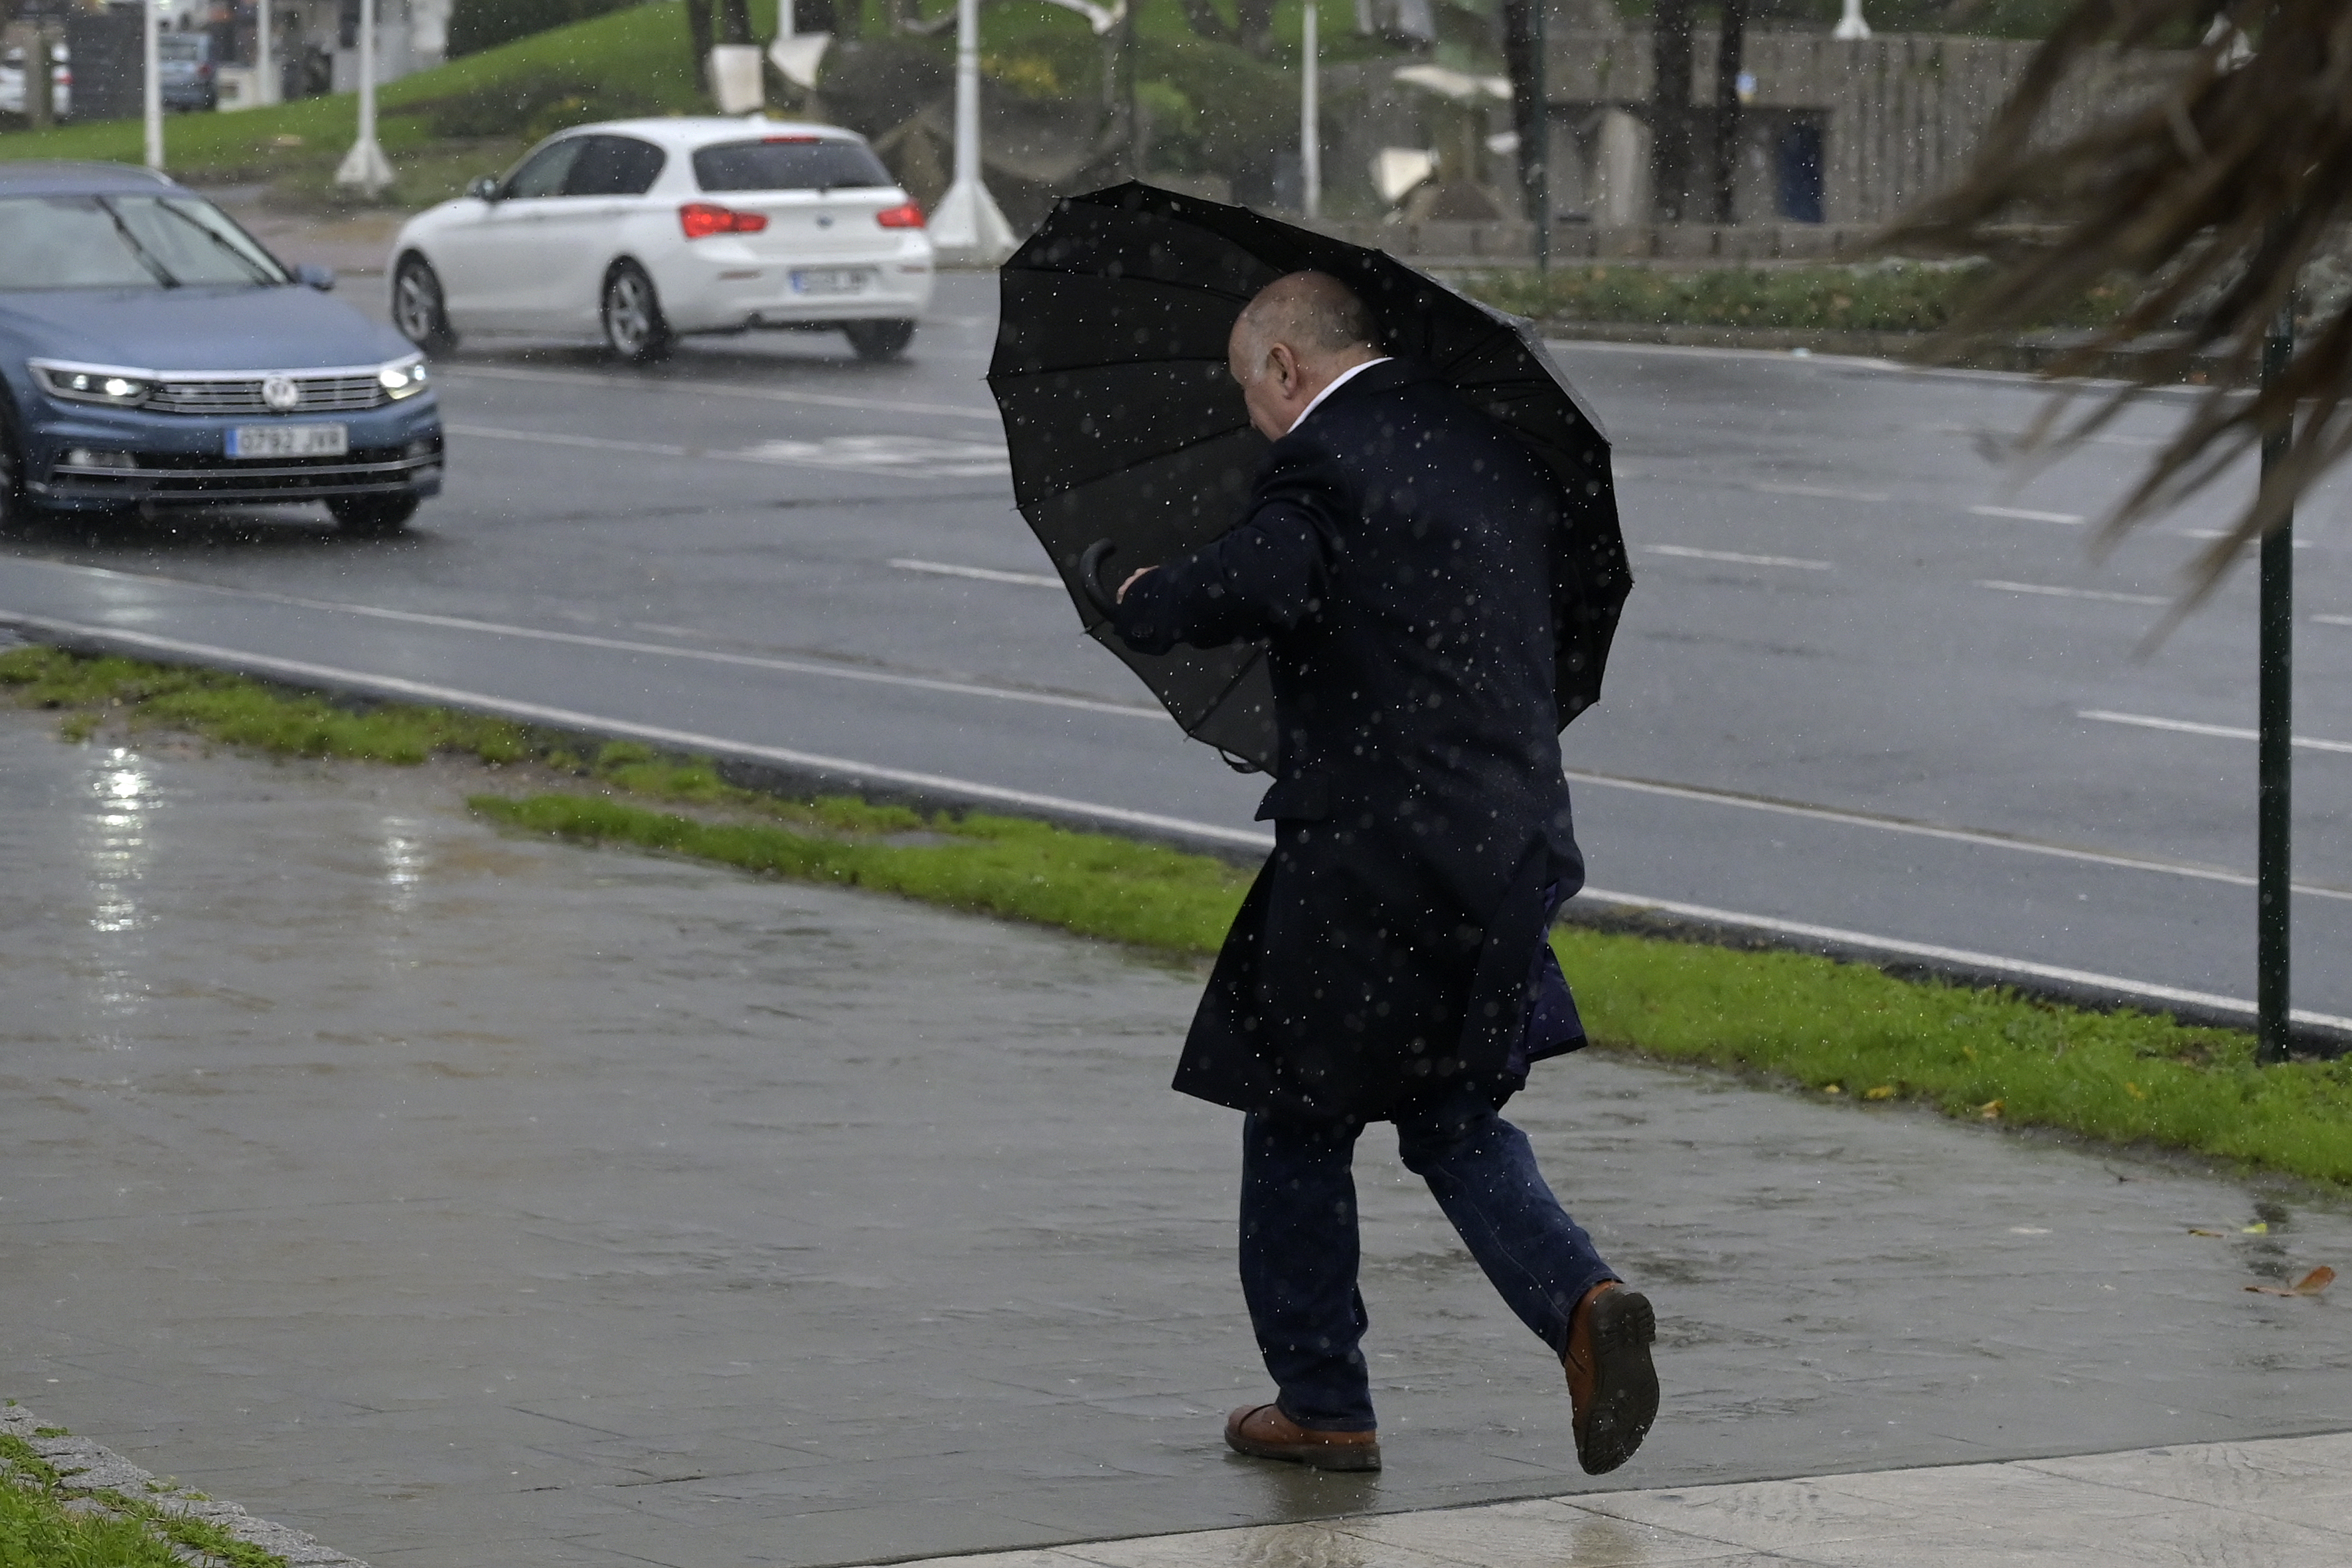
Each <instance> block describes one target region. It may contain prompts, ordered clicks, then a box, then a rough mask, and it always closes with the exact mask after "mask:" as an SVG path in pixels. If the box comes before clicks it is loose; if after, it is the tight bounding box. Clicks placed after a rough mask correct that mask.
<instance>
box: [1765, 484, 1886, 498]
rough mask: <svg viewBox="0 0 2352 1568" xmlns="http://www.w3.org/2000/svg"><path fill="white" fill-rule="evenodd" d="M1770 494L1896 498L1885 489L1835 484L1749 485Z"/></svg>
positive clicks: (1813, 496)
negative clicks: (1858, 488) (1836, 485)
mask: <svg viewBox="0 0 2352 1568" xmlns="http://www.w3.org/2000/svg"><path fill="white" fill-rule="evenodd" d="M1748 489H1751V490H1761V491H1763V492H1764V493H1765V494H1766V495H1768V496H1811V497H1812V498H1813V499H1814V500H1865V501H1885V500H1894V499H1895V498H1894V497H1893V496H1891V495H1888V494H1887V493H1886V492H1885V491H1884V490H1842V489H1838V488H1836V487H1835V486H1833V485H1783V484H1774V483H1770V482H1769V481H1766V480H1763V479H1759V480H1756V481H1755V482H1754V483H1752V484H1750V485H1749V486H1748Z"/></svg>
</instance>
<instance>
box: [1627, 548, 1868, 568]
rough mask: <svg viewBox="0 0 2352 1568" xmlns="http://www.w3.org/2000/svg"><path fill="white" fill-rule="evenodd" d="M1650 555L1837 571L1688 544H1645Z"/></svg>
mask: <svg viewBox="0 0 2352 1568" xmlns="http://www.w3.org/2000/svg"><path fill="white" fill-rule="evenodd" d="M1642 550H1643V552H1644V553H1645V554H1650V555H1672V556H1674V557H1675V558H1677V559H1678V560H1683V561H1728V562H1730V563H1732V564H1733V565H1735V566H1793V567H1796V568H1797V569H1798V570H1799V571H1802V572H1831V571H1834V570H1836V568H1835V567H1834V566H1832V564H1831V563H1829V562H1827V561H1801V560H1799V559H1797V558H1796V557H1795V556H1793V555H1742V554H1740V553H1739V552H1738V551H1734V550H1695V549H1693V548H1692V547H1691V546H1689V545H1687V544H1644V545H1643V546H1642Z"/></svg>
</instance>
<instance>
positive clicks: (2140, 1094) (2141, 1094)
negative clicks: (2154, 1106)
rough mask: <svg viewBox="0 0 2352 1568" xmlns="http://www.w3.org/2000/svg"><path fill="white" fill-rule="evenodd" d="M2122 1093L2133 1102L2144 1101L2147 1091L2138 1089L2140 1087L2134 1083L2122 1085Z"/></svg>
mask: <svg viewBox="0 0 2352 1568" xmlns="http://www.w3.org/2000/svg"><path fill="white" fill-rule="evenodd" d="M2124 1092H2125V1093H2126V1094H2128V1095H2130V1096H2131V1097H2132V1098H2133V1099H2134V1100H2146V1099H2147V1090H2146V1089H2142V1088H2140V1086H2139V1085H2137V1084H2136V1083H2127V1084H2126V1085H2124Z"/></svg>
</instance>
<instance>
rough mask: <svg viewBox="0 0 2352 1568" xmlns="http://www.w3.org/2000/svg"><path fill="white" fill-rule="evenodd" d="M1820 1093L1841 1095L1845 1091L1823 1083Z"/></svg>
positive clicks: (1831, 1084)
mask: <svg viewBox="0 0 2352 1568" xmlns="http://www.w3.org/2000/svg"><path fill="white" fill-rule="evenodd" d="M1844 1092H1845V1090H1843V1089H1840V1088H1839V1087H1838V1086H1837V1085H1835V1084H1833V1083H1825V1084H1823V1085H1822V1093H1823V1094H1843V1093H1844Z"/></svg>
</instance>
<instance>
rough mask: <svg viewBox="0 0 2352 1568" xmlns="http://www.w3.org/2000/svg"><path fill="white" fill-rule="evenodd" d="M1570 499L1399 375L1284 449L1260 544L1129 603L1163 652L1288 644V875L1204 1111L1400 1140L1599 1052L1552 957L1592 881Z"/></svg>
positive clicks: (1241, 944) (1236, 538)
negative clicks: (1564, 676) (1571, 714)
mask: <svg viewBox="0 0 2352 1568" xmlns="http://www.w3.org/2000/svg"><path fill="white" fill-rule="evenodd" d="M1564 504H1565V502H1564V500H1563V498H1562V497H1561V495H1560V493H1559V489H1558V488H1557V486H1556V484H1555V482H1554V481H1553V479H1552V478H1551V477H1550V475H1549V471H1548V470H1547V469H1546V468H1544V467H1543V466H1542V464H1541V463H1540V462H1538V460H1537V458H1535V457H1534V456H1533V455H1532V454H1531V453H1530V452H1529V451H1528V449H1527V448H1526V447H1524V446H1522V445H1521V444H1520V443H1519V441H1518V440H1517V437H1513V436H1512V435H1511V434H1510V433H1509V432H1508V431H1507V430H1506V429H1505V428H1504V427H1503V426H1500V425H1498V424H1496V422H1495V421H1494V420H1492V419H1490V418H1488V417H1487V416H1486V415H1485V414H1483V413H1481V412H1480V411H1478V410H1477V409H1475V408H1473V407H1471V406H1470V405H1468V404H1467V403H1465V402H1464V401H1463V400H1462V399H1461V398H1460V397H1459V396H1457V395H1455V394H1454V392H1453V391H1452V390H1451V389H1450V388H1449V387H1447V386H1446V385H1444V384H1443V383H1442V382H1440V381H1438V380H1436V379H1434V378H1433V377H1432V376H1430V375H1429V374H1426V373H1424V372H1423V371H1421V370H1419V369H1417V368H1416V367H1413V366H1412V365H1409V364H1407V363H1403V362H1401V361H1394V360H1391V361H1390V362H1388V363H1384V364H1377V365H1374V366H1372V367H1371V368H1370V369H1369V370H1365V371H1361V372H1360V373H1358V374H1356V375H1355V376H1354V377H1353V378H1351V379H1350V380H1349V382H1347V384H1344V385H1343V386H1341V387H1340V388H1339V390H1338V391H1337V392H1334V393H1333V394H1332V395H1330V396H1329V397H1328V398H1327V399H1325V400H1324V402H1323V403H1322V404H1321V405H1319V406H1318V407H1317V408H1316V409H1315V410H1314V412H1312V413H1311V414H1309V415H1308V416H1307V418H1306V419H1304V420H1303V421H1301V422H1300V424H1299V425H1298V426H1297V428H1295V429H1294V430H1292V431H1291V432H1290V433H1289V434H1288V435H1286V436H1285V437H1283V438H1282V439H1281V440H1279V441H1276V443H1275V444H1274V447H1273V450H1272V452H1271V453H1270V454H1269V456H1268V458H1267V462H1266V466H1265V471H1264V472H1263V473H1262V474H1261V475H1260V477H1259V479H1258V481H1257V486H1256V489H1255V491H1254V493H1253V494H1252V496H1251V498H1250V500H1249V504H1248V509H1247V510H1246V512H1245V514H1244V518H1243V520H1242V521H1241V523H1240V524H1239V525H1238V526H1236V527H1235V528H1234V529H1233V530H1232V531H1230V532H1228V533H1226V534H1224V535H1223V537H1221V538H1220V539H1218V540H1217V541H1216V542H1214V543H1213V544H1211V545H1209V546H1207V547H1206V548H1204V549H1202V550H1201V551H1200V552H1197V553H1195V554H1193V555H1191V556H1188V557H1186V558H1185V559H1183V560H1181V561H1174V562H1170V563H1166V564H1164V565H1162V566H1161V567H1160V570H1158V571H1156V572H1153V573H1152V574H1150V575H1149V576H1146V577H1144V578H1142V579H1141V580H1140V581H1139V582H1138V583H1137V584H1135V586H1134V587H1133V588H1131V589H1130V590H1129V593H1128V595H1127V600H1126V602H1125V604H1123V605H1120V606H1119V607H1118V612H1117V614H1116V616H1115V617H1114V625H1115V626H1116V628H1117V630H1118V633H1119V635H1120V636H1121V637H1124V638H1125V639H1126V640H1127V641H1128V642H1129V644H1130V645H1131V646H1133V647H1136V648H1138V649H1139V650H1141V651H1144V652H1152V653H1158V652H1165V651H1166V650H1167V649H1168V648H1170V647H1173V646H1174V645H1176V644H1178V643H1188V644H1191V645H1192V646H1194V647H1219V646H1222V645H1224V644H1227V643H1231V642H1234V641H1236V640H1242V639H1248V638H1264V639H1265V643H1266V647H1267V659H1268V664H1269V668H1270V673H1271V674H1272V677H1273V685H1274V693H1275V718H1276V724H1277V726H1278V729H1279V736H1280V739H1279V744H1278V752H1277V758H1278V760H1277V764H1276V780H1275V784H1274V786H1273V787H1272V788H1271V789H1269V790H1267V791H1266V795H1265V803H1264V804H1263V805H1261V806H1260V807H1259V808H1258V816H1260V817H1261V818H1270V819H1272V820H1273V822H1274V824H1275V849H1274V853H1273V855H1272V857H1271V858H1268V860H1267V861H1266V864H1265V869H1264V870H1263V871H1262V872H1260V873H1259V876H1258V879H1257V880H1256V882H1255V885H1254V886H1253V887H1252V888H1251V889H1250V892H1249V896H1248V898H1247V900H1245V901H1244V903H1243V905H1242V910H1241V913H1240V915H1239V916H1238V917H1237V918H1236V919H1235V921H1234V927H1233V930H1232V931H1231V932H1230V933H1229V934H1228V935H1227V937H1226V939H1225V944H1224V948H1223V952H1221V953H1220V955H1219V957H1218V959H1217V963H1216V967H1215V970H1214V972H1213V974H1212V975H1211V977H1210V981H1209V987H1208V991H1207V994H1205V995H1204V996H1203V997H1202V1002H1201V1007H1200V1011H1199V1013H1198V1015H1197V1016H1195V1018H1194V1019H1193V1023H1192V1032H1191V1034H1190V1036H1189V1037H1187V1039H1186V1041H1185V1045H1184V1052H1183V1057H1182V1059H1181V1063H1180V1064H1179V1066H1178V1068H1177V1072H1176V1087H1177V1088H1178V1089H1181V1090H1183V1091H1184V1092H1186V1093H1188V1094H1193V1095H1198V1096H1199V1097H1201V1098H1202V1099H1203V1100H1213V1101H1215V1102H1216V1103H1218V1104H1221V1105H1229V1106H1234V1107H1237V1108H1239V1109H1242V1110H1272V1111H1277V1112H1282V1113H1286V1114H1295V1115H1309V1116H1318V1117H1331V1118H1346V1119H1350V1120H1363V1121H1374V1120H1381V1119H1383V1118H1386V1117H1390V1116H1391V1115H1393V1114H1394V1113H1395V1112H1396V1111H1398V1110H1401V1109H1402V1108H1404V1107H1406V1106H1408V1105H1410V1104H1411V1103H1412V1101H1414V1100H1419V1099H1423V1098H1425V1097H1427V1096H1429V1095H1431V1094H1433V1093H1435V1092H1438V1091H1440V1090H1442V1089H1450V1088H1451V1087H1453V1086H1454V1084H1456V1083H1459V1082H1461V1081H1463V1080H1464V1079H1469V1080H1471V1081H1473V1082H1475V1083H1477V1084H1479V1085H1482V1086H1484V1087H1486V1088H1487V1089H1490V1090H1491V1091H1492V1092H1493V1094H1494V1096H1495V1098H1496V1101H1497V1102H1498V1103H1499V1102H1500V1100H1502V1099H1503V1098H1504V1097H1506V1096H1507V1095H1508V1093H1509V1092H1510V1090H1511V1089H1514V1088H1516V1087H1517V1085H1518V1083H1519V1082H1520V1081H1522V1080H1523V1079H1524V1075H1525V1072H1526V1065H1527V1059H1528V1057H1529V1056H1530V1055H1534V1056H1542V1055H1546V1054H1549V1053H1550V1052H1551V1051H1552V1050H1556V1049H1559V1048H1563V1047H1566V1046H1567V1045H1570V1044H1571V1043H1573V1044H1580V1043H1581V1036H1582V1030H1581V1026H1580V1025H1578V1024H1576V1023H1575V1015H1574V1008H1573V1004H1572V1002H1570V1000H1569V998H1568V996H1567V993H1566V989H1565V987H1564V985H1562V984H1561V983H1560V981H1559V968H1558V964H1557V963H1556V962H1554V961H1553V960H1552V958H1551V955H1550V950H1549V946H1548V944H1546V943H1545V942H1544V940H1543V938H1544V932H1545V930H1546V928H1547V925H1548V923H1549V915H1550V912H1551V910H1552V908H1553V906H1554V905H1555V904H1556V903H1557V902H1558V900H1559V899H1561V898H1565V897H1566V896H1568V895H1569V894H1571V893H1573V892H1574V891H1575V890H1576V889H1578V888H1579V887H1580V886H1581V885H1582V883H1583V879H1584V865H1583V859H1582V857H1581V856H1580V854H1579V853H1578V850H1577V847H1576V839H1575V836H1574V834H1573V832H1572V829H1571V824H1570V816H1569V798H1568V784H1567V781H1566V780H1565V778H1563V777H1562V775H1561V769H1560V753H1559V712H1558V703H1557V700H1556V696H1555V687H1554V676H1553V669H1554V649H1553V637H1552V615H1551V603H1552V591H1551V590H1552V577H1553V573H1554V570H1555V552H1557V551H1558V550H1559V548H1560V546H1561V545H1562V544H1563V542H1564V540H1565V533H1564V531H1563V529H1562V526H1561V509H1562V507H1563V505H1564ZM1563 1004H1564V1005H1566V1011H1565V1022H1564V1023H1563V1022H1562V1014H1561V1005H1563ZM1531 1021H1534V1022H1535V1023H1536V1024H1537V1025H1538V1033H1540V1034H1543V1035H1544V1037H1541V1038H1537V1039H1534V1040H1532V1041H1530V1039H1529V1038H1528V1033H1529V1025H1530V1022H1531ZM1531 1046H1532V1049H1530V1047H1531Z"/></svg>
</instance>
